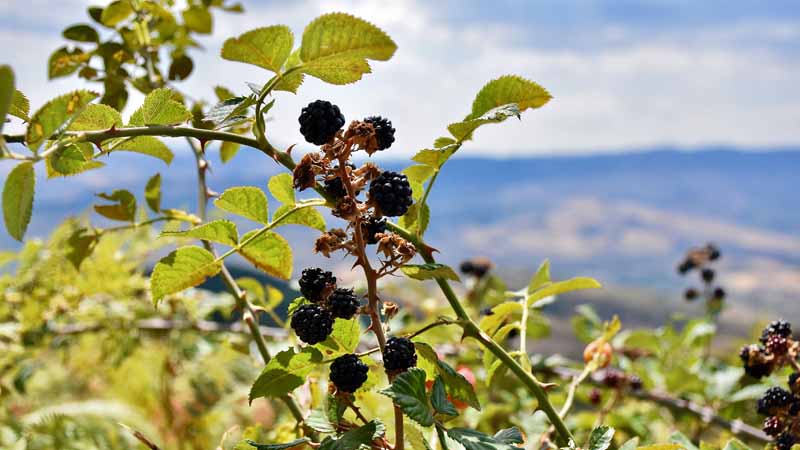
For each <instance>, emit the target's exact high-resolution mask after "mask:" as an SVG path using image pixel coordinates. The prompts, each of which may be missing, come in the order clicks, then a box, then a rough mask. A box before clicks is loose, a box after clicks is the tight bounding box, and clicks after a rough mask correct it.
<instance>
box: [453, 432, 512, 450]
mask: <svg viewBox="0 0 800 450" xmlns="http://www.w3.org/2000/svg"><path fill="white" fill-rule="evenodd" d="M447 436H449V437H450V438H451V439H453V440H454V441H456V442H458V443H459V444H461V445H462V446H463V447H464V449H465V450H519V447H516V446H514V445H511V444H507V443H505V442H502V441H499V440H497V439H495V438H494V437H492V436H489V435H488V434H484V433H481V432H480V431H477V430H471V429H469V428H453V429H450V430H447Z"/></svg>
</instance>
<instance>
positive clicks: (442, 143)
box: [433, 136, 456, 148]
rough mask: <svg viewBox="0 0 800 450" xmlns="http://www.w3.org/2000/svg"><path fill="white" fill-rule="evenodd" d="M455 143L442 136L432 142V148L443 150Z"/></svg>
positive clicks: (453, 140) (451, 139)
mask: <svg viewBox="0 0 800 450" xmlns="http://www.w3.org/2000/svg"><path fill="white" fill-rule="evenodd" d="M455 143H456V140H455V139H453V138H450V137H446V136H442V137H438V138H436V140H435V141H433V147H434V148H443V147H447V146H449V145H453V144H455Z"/></svg>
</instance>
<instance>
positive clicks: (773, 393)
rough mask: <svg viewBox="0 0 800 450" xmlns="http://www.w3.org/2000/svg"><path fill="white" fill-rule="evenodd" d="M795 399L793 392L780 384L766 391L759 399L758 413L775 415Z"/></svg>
mask: <svg viewBox="0 0 800 450" xmlns="http://www.w3.org/2000/svg"><path fill="white" fill-rule="evenodd" d="M792 401H793V397H792V393H791V392H789V391H787V390H786V389H783V388H781V387H778V386H773V387H771V388H769V389H767V391H766V392H764V395H763V396H762V397H761V398H760V399H759V400H758V413H759V414H761V415H763V416H774V415H777V414H778V413H780V412H781V410H783V409H785V408H788V407H789V405H791V403H792Z"/></svg>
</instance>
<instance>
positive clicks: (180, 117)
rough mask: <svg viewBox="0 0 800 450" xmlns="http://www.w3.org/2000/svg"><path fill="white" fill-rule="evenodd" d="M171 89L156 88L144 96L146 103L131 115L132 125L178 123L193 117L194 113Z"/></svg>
mask: <svg viewBox="0 0 800 450" xmlns="http://www.w3.org/2000/svg"><path fill="white" fill-rule="evenodd" d="M176 98H180V97H179V96H177V95H176V94H175V92H173V91H172V90H171V89H167V88H159V89H156V90H154V91H152V92H150V93H149V94H147V97H145V98H144V103H143V104H142V106H141V107H140V108H139V109H137V110H136V111H135V112H134V113H133V115H132V116H131V120H130V122H129V124H130V126H134V127H136V126H139V127H141V126H145V125H177V124H180V123H183V122H186V121H187V120H189V119H191V118H192V113H191V111H189V110H188V109H187V108H186V106H184V105H183V103H180V102H178V101H176V100H175V99H176Z"/></svg>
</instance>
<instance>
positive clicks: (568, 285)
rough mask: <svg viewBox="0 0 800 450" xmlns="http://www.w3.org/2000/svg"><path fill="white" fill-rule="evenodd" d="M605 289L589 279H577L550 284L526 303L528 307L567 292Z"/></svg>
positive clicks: (537, 291)
mask: <svg viewBox="0 0 800 450" xmlns="http://www.w3.org/2000/svg"><path fill="white" fill-rule="evenodd" d="M601 287H603V285H601V284H600V283H598V282H597V280H595V279H593V278H587V277H576V278H571V279H569V280H566V281H557V282H555V283H549V284H546V285H544V286H543V287H541V288H539V289H538V290H536V291H535V292H532V293H530V294H528V296H527V299H526V302H527V305H528V307H531V306H533V305H535V304H536V302H537V301H538V300H541V299H543V298H545V297H550V296H553V295H559V294H563V293H565V292H572V291H578V290H582V289H599V288H601Z"/></svg>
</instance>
